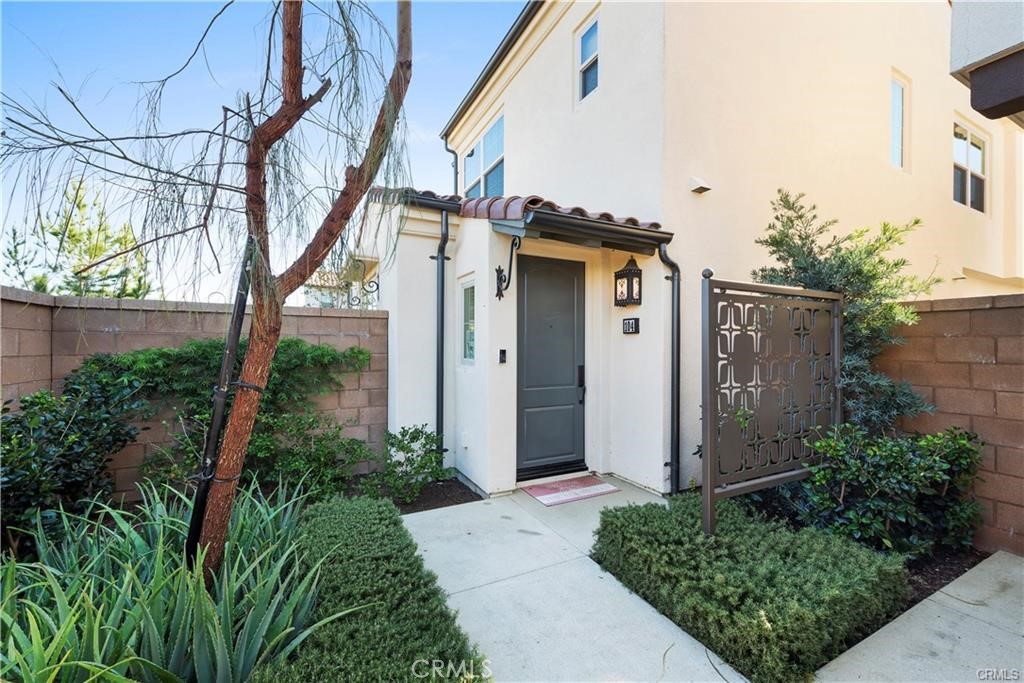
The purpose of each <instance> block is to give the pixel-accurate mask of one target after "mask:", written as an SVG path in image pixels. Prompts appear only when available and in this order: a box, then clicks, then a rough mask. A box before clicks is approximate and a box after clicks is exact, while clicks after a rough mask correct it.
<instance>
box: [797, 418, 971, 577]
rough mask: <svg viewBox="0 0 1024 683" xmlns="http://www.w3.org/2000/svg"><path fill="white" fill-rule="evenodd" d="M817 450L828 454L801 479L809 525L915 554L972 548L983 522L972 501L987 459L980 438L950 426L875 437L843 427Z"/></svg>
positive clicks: (803, 515) (802, 511) (801, 507)
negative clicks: (942, 547) (921, 432)
mask: <svg viewBox="0 0 1024 683" xmlns="http://www.w3.org/2000/svg"><path fill="white" fill-rule="evenodd" d="M814 448H815V450H816V451H818V452H819V453H820V454H821V456H822V457H821V460H820V462H819V464H817V465H815V466H813V468H812V469H813V473H812V474H811V476H810V477H808V478H807V479H805V480H804V481H803V482H802V494H803V495H802V496H800V498H799V504H798V506H797V511H798V517H799V519H800V521H801V522H802V523H804V524H807V525H810V526H817V527H821V528H823V529H827V530H829V531H832V532H836V533H840V534H843V535H845V536H849V537H850V538H853V539H855V540H857V541H860V542H861V543H865V544H867V545H869V546H872V547H874V548H878V549H885V550H896V551H898V552H901V553H905V554H907V555H909V556H912V557H913V556H918V555H922V554H928V553H930V552H931V550H932V548H933V546H934V545H935V544H937V543H938V544H945V545H951V546H967V545H970V543H971V536H972V534H973V531H974V527H975V526H976V524H977V522H978V521H979V511H978V504H977V502H976V501H974V500H973V499H972V498H971V497H970V488H971V485H972V484H973V483H974V480H975V479H976V477H977V474H978V465H979V463H980V461H981V445H980V443H979V442H978V440H977V435H975V434H971V433H970V432H966V431H964V430H962V429H958V428H951V429H947V430H946V431H944V432H940V433H938V434H929V435H925V436H909V435H907V436H894V437H888V436H880V437H869V436H868V435H867V433H866V432H865V431H864V430H863V429H862V428H859V427H856V426H853V425H841V426H839V427H836V428H833V429H832V430H831V431H830V432H829V433H828V435H827V436H826V437H825V438H823V439H819V440H818V441H816V442H815V443H814Z"/></svg>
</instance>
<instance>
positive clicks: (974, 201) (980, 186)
mask: <svg viewBox="0 0 1024 683" xmlns="http://www.w3.org/2000/svg"><path fill="white" fill-rule="evenodd" d="M986 163H987V159H986V158H985V140H984V139H983V138H982V137H981V135H979V134H978V133H977V132H975V131H973V130H971V129H970V128H968V127H967V126H965V125H963V124H960V123H954V124H953V201H956V202H958V203H960V204H963V205H964V206H969V207H971V208H972V209H975V210H976V211H981V212H982V213H984V211H985V184H986V182H985V180H986V177H987V174H986V167H985V165H986Z"/></svg>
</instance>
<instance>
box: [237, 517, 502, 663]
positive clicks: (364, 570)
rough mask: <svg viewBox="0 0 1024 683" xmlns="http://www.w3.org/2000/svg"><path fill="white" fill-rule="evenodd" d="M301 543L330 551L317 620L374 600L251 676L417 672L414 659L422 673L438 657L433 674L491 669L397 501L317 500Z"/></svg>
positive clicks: (305, 548) (319, 554)
mask: <svg viewBox="0 0 1024 683" xmlns="http://www.w3.org/2000/svg"><path fill="white" fill-rule="evenodd" d="M299 546H300V548H301V550H302V552H303V555H304V557H305V558H307V560H309V561H314V562H315V561H316V560H319V559H320V558H326V559H325V560H324V562H323V564H322V565H321V569H320V589H319V599H318V601H317V606H316V614H314V619H321V618H323V617H325V616H329V615H331V614H333V613H335V612H339V611H341V610H345V609H348V608H351V607H355V606H359V605H364V606H365V607H363V608H362V609H359V610H358V611H356V612H353V613H351V614H349V615H346V616H344V617H342V618H340V619H338V620H336V621H333V622H331V623H329V624H326V625H324V626H323V627H321V628H319V629H317V630H316V631H315V632H314V633H313V635H312V636H310V637H309V639H307V640H306V641H305V642H304V643H303V644H302V645H301V646H299V648H298V650H296V654H295V655H294V656H293V657H292V658H291V659H290V660H289V661H287V662H285V663H282V664H275V665H271V666H269V667H266V668H264V669H261V670H260V671H257V672H256V674H255V675H254V676H253V677H252V678H251V679H250V680H251V681H253V682H254V683H291V682H294V683H309V682H311V681H405V680H415V675H414V673H413V666H414V665H416V666H417V667H418V668H417V671H418V672H421V673H422V672H425V671H428V670H429V669H430V668H431V666H432V665H433V663H434V662H443V667H442V668H441V669H435V671H434V675H433V676H432V677H431V678H430V680H438V679H441V680H445V679H448V678H451V679H452V680H468V676H467V675H466V674H469V673H474V674H476V676H477V677H479V676H480V674H481V672H483V671H486V669H485V667H484V664H483V660H482V658H481V657H480V655H479V653H478V652H477V651H476V648H475V647H473V646H472V645H471V644H470V643H469V640H468V639H467V637H466V634H465V633H463V632H462V630H461V629H460V628H459V627H458V625H457V624H456V622H455V613H454V612H453V611H452V610H451V609H449V608H448V605H447V602H446V600H445V595H444V592H443V591H442V590H441V589H440V588H439V587H438V585H437V582H436V577H435V575H434V574H433V572H430V571H429V570H427V569H426V568H425V567H424V565H423V560H422V559H421V558H420V557H419V555H417V554H416V544H415V542H414V541H413V539H412V537H411V536H410V535H409V532H408V531H407V530H406V529H405V526H404V525H403V524H402V519H401V517H400V515H399V513H398V510H397V509H396V508H395V506H394V505H393V504H392V503H391V502H389V501H385V500H379V499H371V498H340V497H339V498H334V499H332V500H329V501H325V502H322V503H318V504H315V505H311V506H310V507H309V508H308V509H307V511H306V513H305V515H304V517H303V522H302V531H301V535H300V538H299ZM417 661H420V662H421V663H419V664H417ZM423 662H426V663H423ZM442 672H443V673H442Z"/></svg>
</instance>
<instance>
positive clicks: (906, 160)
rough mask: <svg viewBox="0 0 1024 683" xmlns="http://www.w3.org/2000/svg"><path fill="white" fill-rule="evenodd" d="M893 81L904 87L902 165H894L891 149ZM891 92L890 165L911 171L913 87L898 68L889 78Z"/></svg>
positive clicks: (907, 171)
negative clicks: (911, 87)
mask: <svg viewBox="0 0 1024 683" xmlns="http://www.w3.org/2000/svg"><path fill="white" fill-rule="evenodd" d="M893 83H898V84H899V85H900V87H901V88H903V120H902V126H901V128H902V131H901V132H902V134H903V139H902V140H901V144H900V151H901V152H902V156H903V163H902V165H900V166H894V165H893V164H892V158H891V157H892V154H891V150H892V101H891V96H892V84H893ZM889 92H890V102H889V107H890V110H889V126H890V127H889V145H890V159H889V165H890V166H892V167H893V168H895V169H898V170H900V171H904V172H906V173H910V162H911V158H910V137H911V129H910V114H911V101H912V98H911V89H910V78H908V77H907V76H906V75H905V74H903V73H901V72H899V71H897V70H896V69H893V70H892V74H891V76H890V79H889Z"/></svg>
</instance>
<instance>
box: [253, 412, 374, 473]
mask: <svg viewBox="0 0 1024 683" xmlns="http://www.w3.org/2000/svg"><path fill="white" fill-rule="evenodd" d="M342 432H343V428H342V426H341V425H339V424H338V423H337V422H336V421H335V420H334V419H332V418H329V417H327V416H325V415H321V414H318V413H310V412H305V413H287V414H280V413H271V414H268V415H264V416H263V417H262V419H260V429H259V430H258V431H256V432H255V433H253V435H252V439H251V440H250V441H249V460H247V464H248V465H249V466H250V467H251V468H252V469H253V470H254V472H255V474H256V478H257V479H258V480H259V481H262V482H267V481H275V480H284V481H298V480H299V479H304V481H305V482H306V485H307V486H309V487H310V488H311V490H313V491H316V492H324V493H334V492H337V491H339V490H341V489H342V488H344V486H345V484H346V482H347V481H349V479H350V478H351V477H352V475H353V473H354V471H355V466H356V465H358V464H359V463H361V462H366V461H371V460H373V459H374V458H376V457H378V456H377V454H376V453H374V452H373V451H372V450H371V449H370V447H369V446H367V445H366V442H364V441H360V440H359V439H353V438H350V437H346V436H344V435H343V433H342Z"/></svg>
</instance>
